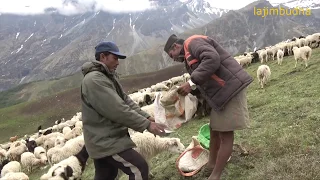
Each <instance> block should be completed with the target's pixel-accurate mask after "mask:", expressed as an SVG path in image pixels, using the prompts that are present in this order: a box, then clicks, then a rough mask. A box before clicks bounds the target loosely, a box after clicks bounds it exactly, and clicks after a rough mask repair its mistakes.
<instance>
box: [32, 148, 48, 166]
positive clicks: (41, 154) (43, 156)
mask: <svg viewBox="0 0 320 180" xmlns="http://www.w3.org/2000/svg"><path fill="white" fill-rule="evenodd" d="M34 155H35V157H36V158H38V159H40V160H41V161H42V163H43V164H45V163H47V161H48V158H47V153H46V150H45V149H44V148H43V147H41V146H38V147H36V148H35V149H34Z"/></svg>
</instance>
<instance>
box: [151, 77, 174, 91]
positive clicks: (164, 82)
mask: <svg viewBox="0 0 320 180" xmlns="http://www.w3.org/2000/svg"><path fill="white" fill-rule="evenodd" d="M161 83H163V84H164V85H166V86H167V87H168V88H171V87H172V85H173V83H172V81H171V80H170V79H168V80H165V81H162V82H161ZM146 92H147V91H146Z"/></svg>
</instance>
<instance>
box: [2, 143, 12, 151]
mask: <svg viewBox="0 0 320 180" xmlns="http://www.w3.org/2000/svg"><path fill="white" fill-rule="evenodd" d="M11 144H12V143H11V142H9V143H7V144H0V148H2V149H4V150H9V148H10V146H11Z"/></svg>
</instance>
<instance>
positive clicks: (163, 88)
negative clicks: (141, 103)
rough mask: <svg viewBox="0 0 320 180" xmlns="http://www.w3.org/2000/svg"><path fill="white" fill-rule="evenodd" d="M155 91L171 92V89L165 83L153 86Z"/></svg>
mask: <svg viewBox="0 0 320 180" xmlns="http://www.w3.org/2000/svg"><path fill="white" fill-rule="evenodd" d="M152 90H153V91H167V90H169V87H168V86H166V85H165V84H164V83H157V84H156V85H154V86H153V89H152Z"/></svg>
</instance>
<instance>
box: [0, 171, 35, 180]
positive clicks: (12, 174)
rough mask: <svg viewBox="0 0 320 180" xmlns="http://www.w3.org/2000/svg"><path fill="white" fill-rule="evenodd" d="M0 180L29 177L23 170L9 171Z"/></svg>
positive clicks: (16, 179) (22, 179)
mask: <svg viewBox="0 0 320 180" xmlns="http://www.w3.org/2000/svg"><path fill="white" fill-rule="evenodd" d="M0 180H29V177H28V175H26V174H25V173H24V172H9V173H7V174H6V175H5V176H4V177H2V178H0Z"/></svg>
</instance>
